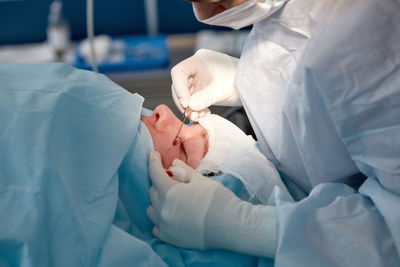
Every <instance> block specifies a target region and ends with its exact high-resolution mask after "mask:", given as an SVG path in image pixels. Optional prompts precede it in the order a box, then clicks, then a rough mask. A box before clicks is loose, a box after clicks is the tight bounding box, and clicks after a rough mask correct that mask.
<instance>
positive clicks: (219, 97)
mask: <svg viewBox="0 0 400 267" xmlns="http://www.w3.org/2000/svg"><path fill="white" fill-rule="evenodd" d="M237 63H238V59H237V58H234V57H231V56H228V55H226V54H223V53H218V52H215V51H212V50H208V49H200V50H198V51H197V52H196V53H195V54H194V55H193V56H191V57H189V58H187V59H185V60H183V61H182V62H180V63H179V64H177V65H176V66H175V67H173V68H172V70H171V78H172V86H171V89H172V98H173V99H174V101H175V104H176V106H177V107H178V109H179V110H180V111H181V112H182V113H183V112H184V109H185V108H187V107H190V108H191V109H192V110H193V112H192V114H191V117H190V119H191V120H192V121H197V118H198V117H203V116H205V115H207V114H209V113H210V110H209V109H208V107H209V106H211V105H213V104H217V105H227V106H240V105H241V102H240V98H239V94H238V92H237V89H236V86H235V84H234V78H235V73H236V65H237Z"/></svg>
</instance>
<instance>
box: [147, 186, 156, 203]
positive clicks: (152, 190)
mask: <svg viewBox="0 0 400 267" xmlns="http://www.w3.org/2000/svg"><path fill="white" fill-rule="evenodd" d="M149 195H150V202H151V204H152V205H153V206H155V207H156V208H158V193H157V190H156V189H155V188H154V186H152V187H151V188H150V191H149Z"/></svg>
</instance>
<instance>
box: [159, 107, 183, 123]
mask: <svg viewBox="0 0 400 267" xmlns="http://www.w3.org/2000/svg"><path fill="white" fill-rule="evenodd" d="M153 116H154V120H155V123H156V124H158V125H159V126H163V127H167V126H169V127H171V128H178V127H179V126H180V124H181V123H182V121H181V120H179V119H178V118H177V117H176V116H175V114H174V113H173V112H172V111H171V110H170V109H169V107H167V106H166V105H159V106H158V107H156V108H155V109H154V112H153Z"/></svg>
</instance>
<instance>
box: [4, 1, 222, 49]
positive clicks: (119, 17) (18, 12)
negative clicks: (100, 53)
mask: <svg viewBox="0 0 400 267" xmlns="http://www.w3.org/2000/svg"><path fill="white" fill-rule="evenodd" d="M51 2H52V0H0V44H12V43H25V42H42V41H44V40H45V39H46V27H47V17H48V12H49V5H50V3H51ZM63 4H64V17H65V18H66V19H67V20H68V22H69V24H70V28H71V35H72V39H74V40H76V39H81V38H84V37H85V36H86V1H85V0H64V1H63ZM158 5H159V6H158V7H159V28H160V32H161V33H166V34H169V33H186V32H195V31H198V30H200V29H205V28H211V27H209V26H206V25H203V24H201V23H199V22H198V21H197V20H196V18H195V17H194V15H193V10H192V6H191V4H190V3H189V2H187V1H185V0H158ZM94 14H95V15H94V16H95V18H94V21H95V34H103V33H104V34H109V35H133V34H145V33H146V24H145V16H144V1H143V0H94ZM214 29H215V27H214Z"/></svg>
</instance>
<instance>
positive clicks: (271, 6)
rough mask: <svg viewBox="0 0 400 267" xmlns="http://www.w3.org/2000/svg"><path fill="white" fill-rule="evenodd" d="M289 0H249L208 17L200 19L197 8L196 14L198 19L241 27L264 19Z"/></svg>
mask: <svg viewBox="0 0 400 267" xmlns="http://www.w3.org/2000/svg"><path fill="white" fill-rule="evenodd" d="M286 1H287V0H247V1H246V2H244V3H242V4H240V5H238V6H236V7H233V8H230V9H228V10H225V11H224V12H222V13H219V14H217V15H215V16H212V17H210V18H208V19H204V20H202V19H199V15H198V13H197V10H196V8H195V7H194V6H193V10H194V14H195V16H196V18H197V20H198V21H200V22H203V23H206V24H210V25H217V26H226V27H230V28H233V29H236V30H238V29H240V28H243V27H246V26H249V25H251V24H253V23H256V22H258V21H260V20H263V19H265V18H267V17H269V16H270V15H272V14H273V13H274V12H275V11H277V10H278V9H279V8H280V7H281V6H282V5H283V4H284V3H285V2H286Z"/></svg>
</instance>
